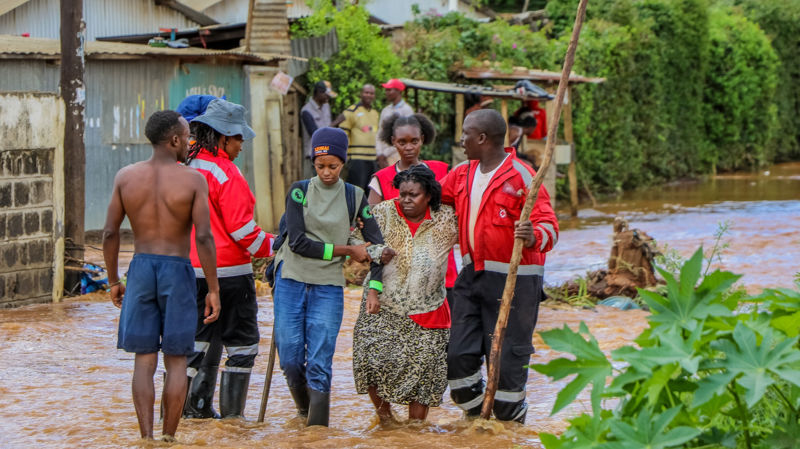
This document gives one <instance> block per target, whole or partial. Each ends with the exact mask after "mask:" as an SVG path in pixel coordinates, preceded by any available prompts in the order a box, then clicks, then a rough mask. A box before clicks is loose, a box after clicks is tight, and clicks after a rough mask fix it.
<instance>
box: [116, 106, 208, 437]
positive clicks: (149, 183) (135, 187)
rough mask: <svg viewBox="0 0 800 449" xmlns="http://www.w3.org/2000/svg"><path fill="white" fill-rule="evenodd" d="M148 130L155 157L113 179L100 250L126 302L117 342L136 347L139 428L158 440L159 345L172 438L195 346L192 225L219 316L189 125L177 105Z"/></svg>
mask: <svg viewBox="0 0 800 449" xmlns="http://www.w3.org/2000/svg"><path fill="white" fill-rule="evenodd" d="M145 135H147V138H148V139H149V140H150V142H151V143H152V144H153V156H152V157H151V158H150V159H148V160H146V161H144V162H139V163H136V164H133V165H130V166H128V167H125V168H123V169H122V170H120V171H119V172H118V173H117V176H116V178H115V179H114V190H113V192H112V194H111V202H110V203H109V205H108V214H107V216H106V225H105V228H104V231H103V256H104V258H105V262H106V269H107V270H108V281H109V286H110V291H111V301H112V302H113V303H114V305H115V306H117V307H121V306H122V313H121V315H120V326H119V328H120V330H119V333H118V334H119V337H118V343H117V347H118V348H119V349H124V350H126V351H128V352H134V353H136V358H135V361H134V374H133V383H132V390H133V401H134V406H135V408H136V416H137V418H138V420H139V431H140V433H141V436H142V437H143V438H147V439H151V438H153V403H154V400H155V394H154V388H153V375H154V374H155V368H156V365H157V362H158V351H159V349H160V350H161V351H162V352H163V353H164V364H165V366H166V369H167V378H166V381H165V389H164V390H165V391H164V396H163V397H162V404H163V405H164V428H163V435H164V437H165V438H166V439H168V440H170V441H172V440H174V435H175V431H176V429H177V427H178V422H179V420H180V416H181V412H182V411H183V403H184V400H185V398H186V355H187V354H190V353H192V352H193V351H194V334H195V326H194V323H195V322H196V318H191V320H190V322H191V325H190V326H191V328H190V329H186V320H185V319H184V318H185V317H187V316H190V315H193V314H194V313H195V312H196V311H197V304H196V292H195V291H194V289H195V277H194V271H193V270H192V267H191V263H190V262H189V260H188V257H189V250H190V238H191V235H192V226H193V225H194V227H195V244H196V246H197V252H198V256H199V257H200V263H201V265H202V266H203V270H204V272H205V276H206V282H207V284H208V294H207V295H206V298H205V311H204V317H205V320H204V321H205V322H206V323H210V322H213V321H215V320H216V319H217V318H218V317H219V311H220V305H219V283H218V281H217V270H216V267H217V265H216V250H215V246H214V237H213V236H212V235H211V224H210V219H209V212H208V185H207V184H206V180H205V178H204V177H203V175H201V174H200V173H199V172H197V171H196V170H194V169H191V168H189V167H186V166H183V165H179V164H178V162H184V161H185V160H186V155H187V153H188V151H189V124H188V123H187V122H186V120H185V119H184V118H183V117H181V116H180V115H179V114H177V113H176V112H174V111H159V112H156V113H154V114H153V115H152V116H151V117H150V119H149V120H148V122H147V125H146V126H145ZM126 215H127V216H128V218H129V219H130V222H131V227H132V229H133V240H134V249H135V254H134V257H133V260H132V261H131V269H130V272H129V280H130V284H129V285H128V288H130V290H129V293H132V294H131V295H130V296H128V295H126V294H125V290H126V287H125V286H123V285H122V284H121V282H120V280H119V272H118V268H117V262H118V256H119V227H120V225H121V224H122V221H123V220H124V219H125V216H126ZM137 264H138V265H137ZM123 297H124V298H125V301H124V304H123Z"/></svg>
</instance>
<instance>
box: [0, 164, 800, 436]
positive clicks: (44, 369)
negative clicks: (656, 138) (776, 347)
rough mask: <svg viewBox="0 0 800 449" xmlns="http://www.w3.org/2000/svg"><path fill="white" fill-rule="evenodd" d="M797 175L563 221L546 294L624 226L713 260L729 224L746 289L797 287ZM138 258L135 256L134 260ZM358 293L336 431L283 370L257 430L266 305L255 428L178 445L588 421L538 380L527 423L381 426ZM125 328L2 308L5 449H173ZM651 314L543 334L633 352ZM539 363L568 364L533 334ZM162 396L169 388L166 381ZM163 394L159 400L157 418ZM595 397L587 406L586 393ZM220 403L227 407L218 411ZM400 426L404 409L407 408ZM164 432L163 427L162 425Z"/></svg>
mask: <svg viewBox="0 0 800 449" xmlns="http://www.w3.org/2000/svg"><path fill="white" fill-rule="evenodd" d="M798 198H800V164H785V165H781V166H778V167H773V168H772V169H771V170H770V171H769V173H768V174H767V173H765V172H760V173H758V174H741V175H738V174H737V175H730V176H718V177H716V178H713V179H711V180H708V181H704V182H698V183H683V184H675V185H672V186H666V187H663V188H660V189H654V190H648V191H643V192H635V193H631V194H625V195H622V196H621V197H620V198H618V199H614V200H611V201H608V202H606V203H603V204H600V205H598V206H597V207H596V208H594V209H590V210H587V209H584V210H582V211H581V214H580V218H578V219H575V220H562V222H561V228H562V231H561V236H560V239H559V244H558V246H557V247H556V250H555V251H554V252H553V253H552V254H551V255H550V256H549V257H548V264H547V274H546V278H545V280H546V282H548V283H550V284H554V283H560V282H562V281H564V280H567V279H569V278H571V277H574V276H576V275H582V274H584V273H585V272H586V271H587V270H589V269H595V268H598V267H601V266H603V265H604V264H605V263H606V258H607V257H608V252H609V249H610V247H611V222H612V221H613V218H614V216H616V215H622V216H624V217H626V218H628V220H629V221H630V224H631V227H635V228H640V229H642V230H644V231H646V232H647V233H648V234H650V235H651V236H652V237H654V238H655V239H657V240H658V241H659V243H660V244H668V245H669V246H670V247H671V248H674V249H675V250H677V251H678V252H679V253H681V255H683V256H684V257H686V256H688V255H690V254H691V253H692V252H693V251H694V249H695V248H697V247H698V246H699V245H700V244H704V245H705V247H706V248H707V249H708V248H710V246H711V245H712V243H713V235H714V232H715V231H716V229H717V227H718V223H720V222H725V221H729V222H730V231H729V232H728V233H727V234H726V235H725V237H724V240H725V241H728V242H729V243H730V246H729V247H728V248H727V249H726V250H725V251H724V252H723V254H722V266H723V267H724V268H726V269H730V270H733V271H735V272H737V273H746V275H745V277H744V278H743V279H742V281H740V282H742V283H743V285H745V286H746V287H747V288H748V289H749V290H757V289H760V288H762V287H771V286H791V285H792V278H793V276H794V273H795V272H796V271H797V270H798V268H797V267H798V266H800V263H798V262H800V260H798V258H799V257H800V256H798V255H797V254H798V251H796V250H795V248H796V247H797V243H798V239H800V237H798V233H797V232H795V230H796V229H798V228H800V199H798ZM128 257H129V255H128ZM359 300H360V291H359V290H348V291H347V293H346V298H345V315H344V321H343V324H342V329H341V332H340V334H339V339H338V342H337V350H336V355H335V359H334V375H333V389H332V399H331V403H332V406H331V407H332V408H331V427H330V428H314V429H304V428H303V427H302V426H301V425H300V423H299V422H298V421H297V420H296V419H294V418H293V417H294V406H293V403H292V401H291V398H290V396H289V393H288V390H287V388H286V383H285V380H284V378H283V376H282V374H281V373H280V370H279V369H278V367H277V364H276V371H275V376H274V378H273V386H272V394H271V397H270V400H269V406H268V408H267V413H266V420H265V422H264V423H263V424H259V423H256V417H257V416H258V407H259V403H260V399H261V391H262V389H263V382H264V374H265V370H266V366H267V358H268V351H269V343H270V335H271V333H272V328H271V324H272V303H271V298H270V297H269V296H264V297H260V298H259V306H260V312H259V322H260V329H261V335H262V339H261V344H260V352H261V354H260V355H259V357H258V358H257V359H256V367H255V369H254V374H253V377H252V380H251V384H250V390H249V395H248V403H247V408H246V411H245V412H246V416H247V420H246V421H239V420H232V421H215V420H204V421H200V420H188V421H182V422H181V425H180V427H179V429H178V435H177V436H178V440H179V442H180V444H178V445H175V446H174V447H225V448H234V447H235V448H242V447H243V448H256V447H270V448H272V447H275V448H296V447H302V448H350V447H356V448H373V447H382V448H431V447H437V446H438V447H443V448H444V447H448V448H498V449H499V448H512V447H515V446H520V447H534V448H536V447H540V445H539V437H538V434H539V432H555V433H558V432H560V431H561V430H562V429H563V428H564V426H565V424H564V419H565V418H567V417H569V416H572V415H574V414H576V413H579V412H582V411H584V410H587V409H588V405H587V404H586V403H580V402H578V403H575V404H572V405H571V406H570V407H568V408H567V409H565V410H564V411H562V412H561V413H560V414H559V415H556V416H554V417H550V416H549V411H550V409H551V407H552V404H553V402H554V401H555V397H556V394H558V392H559V390H560V389H561V388H562V387H563V386H564V385H565V384H566V382H558V383H550V382H549V381H547V379H546V378H544V377H543V376H541V375H538V374H537V373H535V372H531V374H530V376H529V380H528V384H527V398H528V402H529V404H530V410H529V412H528V418H527V424H526V425H525V426H520V425H517V424H508V425H502V424H499V423H490V424H485V426H487V427H481V426H480V425H477V424H479V423H467V422H464V421H462V420H461V419H460V417H461V413H460V411H459V410H458V409H457V408H456V407H455V406H454V405H453V404H452V402H450V400H449V396H447V393H446V398H445V402H444V404H443V405H442V407H440V408H434V409H432V410H431V412H430V415H429V424H427V425H424V426H404V425H401V426H397V427H395V428H382V427H380V426H377V425H376V423H377V420H376V418H375V414H374V412H373V408H372V405H371V403H370V401H369V399H368V398H367V396H365V395H357V394H356V393H355V387H354V384H353V381H352V329H353V325H354V323H355V319H356V315H357V312H358V303H359ZM118 317H119V311H118V309H116V308H114V307H113V306H112V304H111V302H110V301H109V300H108V299H107V298H106V297H105V295H104V294H92V295H86V296H83V297H79V298H73V299H69V300H67V301H65V302H64V303H61V304H55V305H39V306H29V307H24V308H20V309H14V310H0V341H2V342H3V344H2V345H1V346H0V358H2V360H3V365H2V368H0V379H2V382H0V397H2V400H0V416H3V419H2V420H0V435H2V437H1V438H2V439H0V447H3V448H28V447H63V448H74V447H92V448H95V447H98V448H100V447H109V448H111V447H165V446H166V445H164V444H163V443H148V444H145V443H142V442H140V441H139V440H138V427H137V423H136V417H135V413H134V409H133V404H132V402H131V394H130V379H131V374H132V368H133V355H131V354H126V353H124V352H121V351H117V350H116V329H117V322H118ZM645 317H646V314H645V312H642V311H628V312H621V311H618V310H616V309H610V308H605V307H598V308H597V309H596V310H582V309H571V308H556V307H542V309H541V311H540V316H539V323H538V325H537V330H538V331H543V330H547V329H552V328H555V327H561V326H562V325H563V324H567V325H569V326H571V327H577V325H578V323H579V322H580V321H585V322H586V323H587V324H588V326H589V328H590V329H591V331H592V332H593V333H594V335H595V336H596V337H597V339H598V341H599V342H600V345H601V347H602V349H603V350H604V351H606V352H607V353H608V352H610V351H611V350H612V349H614V348H617V347H619V346H621V345H623V344H626V343H628V342H630V341H631V340H632V339H633V338H634V337H635V336H637V335H638V334H639V333H640V332H641V330H642V329H643V328H644V326H645V324H646V321H645ZM534 345H535V346H536V348H537V352H536V354H534V355H533V357H532V363H546V362H547V361H549V360H552V359H553V358H557V357H559V356H560V354H558V353H556V352H555V351H551V350H549V348H547V346H545V345H544V343H543V342H542V341H541V338H540V337H539V335H538V334H536V335H534ZM162 372H163V369H159V371H158V372H157V374H156V391H157V392H160V390H161V373H162ZM159 396H160V394H157V398H156V407H158V401H159V399H160V398H159ZM583 398H584V399H588V398H587V396H586V395H584V396H583ZM215 403H216V401H215ZM395 411H396V413H397V414H398V416H399V417H400V418H401V419H404V418H405V411H404V410H403V408H400V407H398V408H396V410H395ZM156 429H157V430H156V433H157V434H158V433H159V432H160V425H158V424H157V425H156Z"/></svg>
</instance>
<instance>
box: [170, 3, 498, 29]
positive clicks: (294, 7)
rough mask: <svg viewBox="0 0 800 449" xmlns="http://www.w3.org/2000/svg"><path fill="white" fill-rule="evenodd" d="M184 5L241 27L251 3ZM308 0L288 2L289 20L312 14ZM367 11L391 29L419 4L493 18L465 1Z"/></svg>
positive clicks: (372, 6) (428, 10)
mask: <svg viewBox="0 0 800 449" xmlns="http://www.w3.org/2000/svg"><path fill="white" fill-rule="evenodd" d="M178 1H180V2H181V3H183V4H184V5H186V6H188V7H190V8H192V9H194V10H196V11H198V12H202V13H203V14H205V15H207V16H208V17H211V18H213V19H214V20H216V21H218V22H219V23H240V22H244V21H246V20H247V5H248V0H178ZM308 3H311V2H307V1H306V0H287V1H286V8H287V11H286V12H287V16H288V17H289V20H294V19H299V18H301V17H305V16H308V15H310V14H311V8H309V6H308ZM362 4H363V5H364V7H365V8H367V11H369V12H370V14H371V15H372V16H373V17H375V18H376V19H379V20H381V21H383V22H385V23H387V24H389V25H402V24H404V23H405V22H407V21H409V20H414V14H413V13H412V11H411V8H412V5H414V4H416V5H417V6H418V7H419V10H420V12H421V13H422V14H447V13H448V12H450V11H460V12H462V13H464V14H465V15H467V16H468V17H472V18H475V19H488V18H489V15H487V14H484V13H481V12H479V11H477V10H476V9H475V8H474V7H473V6H471V5H470V3H469V2H465V1H463V0H368V1H365V2H362Z"/></svg>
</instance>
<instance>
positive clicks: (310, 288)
mask: <svg viewBox="0 0 800 449" xmlns="http://www.w3.org/2000/svg"><path fill="white" fill-rule="evenodd" d="M281 265H283V264H281ZM281 268H282V266H278V270H277V272H276V273H275V291H274V294H273V306H274V307H275V314H274V315H275V321H274V324H273V325H274V326H275V345H276V347H277V348H278V356H279V357H280V365H281V369H282V370H283V374H284V376H286V383H288V384H289V387H290V388H301V387H303V386H304V385H305V384H306V383H308V386H309V387H311V388H312V389H314V390H316V391H320V392H323V393H327V392H329V391H331V376H332V374H333V352H334V350H335V349H336V337H337V336H338V335H339V327H341V325H342V314H343V311H344V291H343V289H342V287H339V286H335V285H316V284H306V283H304V282H297V281H295V280H292V279H284V278H281Z"/></svg>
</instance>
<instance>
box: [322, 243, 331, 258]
mask: <svg viewBox="0 0 800 449" xmlns="http://www.w3.org/2000/svg"><path fill="white" fill-rule="evenodd" d="M322 258H323V259H324V260H331V259H333V243H326V244H325V252H324V253H322Z"/></svg>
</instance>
